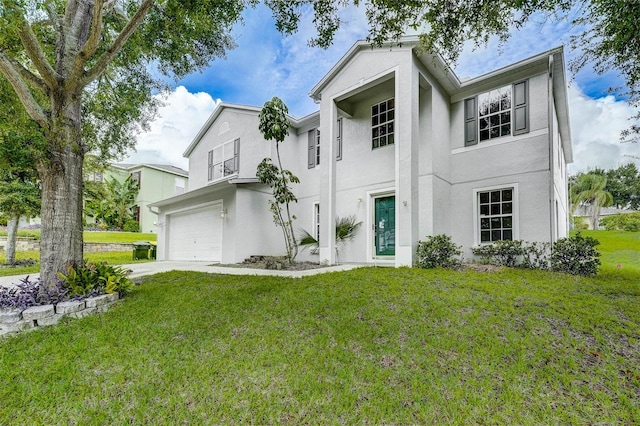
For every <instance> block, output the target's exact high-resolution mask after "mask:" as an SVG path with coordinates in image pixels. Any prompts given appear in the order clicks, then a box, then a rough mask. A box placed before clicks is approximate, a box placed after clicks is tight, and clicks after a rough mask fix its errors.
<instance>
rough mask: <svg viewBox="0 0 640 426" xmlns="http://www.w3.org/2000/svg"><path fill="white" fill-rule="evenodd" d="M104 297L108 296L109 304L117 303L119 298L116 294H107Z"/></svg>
mask: <svg viewBox="0 0 640 426" xmlns="http://www.w3.org/2000/svg"><path fill="white" fill-rule="evenodd" d="M105 296H108V297H107V299H108V300H109V303H113V302H117V301H118V298H119V297H118V293H107V294H105Z"/></svg>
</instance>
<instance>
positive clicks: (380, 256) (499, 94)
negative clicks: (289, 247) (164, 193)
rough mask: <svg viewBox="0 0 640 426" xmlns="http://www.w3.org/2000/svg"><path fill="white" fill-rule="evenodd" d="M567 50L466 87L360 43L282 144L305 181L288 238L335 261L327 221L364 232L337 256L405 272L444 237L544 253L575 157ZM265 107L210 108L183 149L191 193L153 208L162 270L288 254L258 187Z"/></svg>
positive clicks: (560, 215) (558, 230)
mask: <svg viewBox="0 0 640 426" xmlns="http://www.w3.org/2000/svg"><path fill="white" fill-rule="evenodd" d="M566 84H567V83H566V77H565V64H564V56H563V51H562V48H556V49H553V50H550V51H547V52H544V53H541V54H539V55H536V56H534V57H532V58H529V59H526V60H523V61H520V62H518V63H515V64H512V65H509V66H507V67H505V68H502V69H499V70H496V71H494V72H491V73H488V74H485V75H482V76H480V77H476V78H473V79H470V80H466V81H461V80H460V79H459V78H458V77H457V76H456V75H455V74H454V72H453V71H452V70H451V69H449V68H448V67H447V66H446V64H445V63H444V62H443V61H442V59H441V58H440V56H438V55H432V54H428V53H425V52H423V51H422V50H421V49H420V47H419V45H418V41H417V39H415V38H405V39H404V40H403V42H402V45H401V46H396V45H389V46H383V47H381V48H372V47H371V45H370V44H368V43H366V42H358V43H356V44H355V45H354V46H353V47H352V48H351V49H350V50H349V51H348V52H347V53H346V54H345V55H344V57H343V58H342V59H341V60H340V61H339V62H338V63H337V64H335V66H334V67H333V68H332V69H331V70H330V71H329V72H328V74H327V75H325V76H324V77H323V78H322V80H321V81H320V82H319V83H318V84H316V86H315V87H313V89H312V90H311V93H310V96H311V97H312V98H313V99H314V100H315V101H316V102H317V103H318V104H319V111H318V112H316V113H314V114H311V115H309V116H306V117H303V118H300V119H297V118H293V117H291V118H290V123H291V129H290V134H289V136H288V137H287V139H286V140H285V141H284V142H283V144H282V146H281V155H282V162H283V165H284V167H285V168H287V169H289V170H291V171H292V172H293V173H294V174H295V175H297V176H298V177H299V178H300V181H301V182H300V184H298V185H296V187H295V189H294V191H295V193H296V195H297V197H298V203H297V204H295V205H294V214H295V215H296V217H297V219H296V220H295V225H296V227H297V228H298V229H305V230H307V231H309V232H311V233H312V234H315V235H316V236H317V237H318V239H319V241H320V249H319V251H318V252H319V254H317V255H312V254H310V253H309V252H308V251H305V252H303V255H302V258H311V259H315V260H317V261H320V262H328V263H334V262H335V259H336V247H335V220H336V217H344V216H349V215H355V216H356V218H357V220H358V221H361V222H362V223H363V226H362V227H361V228H360V230H359V232H358V234H357V235H356V237H355V238H354V240H352V241H350V242H349V243H348V244H347V245H345V247H341V248H340V250H341V252H340V261H342V262H358V263H372V264H373V263H375V264H389V265H395V266H402V265H412V263H413V260H414V258H415V248H416V244H417V241H418V240H419V239H424V238H425V237H426V236H428V235H435V234H448V235H450V236H451V237H452V238H453V240H454V241H455V242H456V243H457V244H460V245H462V246H463V248H464V250H465V251H466V252H467V253H469V252H470V248H471V247H473V246H477V245H479V244H486V243H490V242H494V241H498V240H515V239H522V240H527V241H548V242H552V241H555V240H557V239H558V238H561V237H564V236H566V235H567V232H568V214H567V212H568V203H567V173H566V164H567V163H569V162H571V161H572V151H571V133H570V128H569V111H568V104H567V86H566ZM259 111H260V108H257V107H248V106H240V105H232V104H225V103H222V104H220V105H219V106H218V107H217V108H216V110H215V111H214V112H213V113H212V115H211V117H210V118H209V119H208V120H207V122H206V123H205V124H204V126H203V127H202V129H201V130H200V132H199V133H198V135H197V136H196V138H195V139H194V140H193V142H192V143H191V145H190V146H189V147H188V149H187V150H186V152H185V156H186V157H188V158H189V169H190V171H191V172H190V183H189V186H190V190H189V191H188V192H186V193H184V194H182V195H180V196H177V197H173V198H169V199H166V200H163V201H160V202H157V203H154V204H153V206H155V207H157V209H158V213H159V217H158V224H159V230H158V257H159V259H176V260H178V259H180V260H207V261H220V262H223V263H235V262H241V261H242V260H243V259H245V258H246V257H248V256H249V255H253V254H283V253H284V244H283V241H282V236H281V232H280V230H279V229H278V228H276V227H275V225H274V223H273V221H272V216H271V213H270V211H269V209H268V203H267V200H268V199H269V198H270V193H269V188H268V187H266V186H264V185H261V184H259V183H258V182H257V179H256V178H255V173H256V167H257V165H258V163H259V162H260V161H261V160H262V159H263V158H264V157H272V158H274V153H275V145H274V143H273V142H266V141H265V140H264V139H263V137H262V135H261V134H260V132H259V131H258V114H259Z"/></svg>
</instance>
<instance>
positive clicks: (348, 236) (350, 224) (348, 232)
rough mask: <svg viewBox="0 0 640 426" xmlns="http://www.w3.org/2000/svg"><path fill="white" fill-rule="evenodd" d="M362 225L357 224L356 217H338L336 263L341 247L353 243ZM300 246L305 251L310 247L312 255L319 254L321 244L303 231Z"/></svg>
mask: <svg viewBox="0 0 640 426" xmlns="http://www.w3.org/2000/svg"><path fill="white" fill-rule="evenodd" d="M360 225H362V222H356V217H355V215H351V216H345V217H336V262H337V261H338V250H339V247H341V246H344V245H345V244H346V243H347V241H351V240H353V239H354V238H355V236H356V234H357V233H358V228H360ZM299 245H300V246H301V247H302V249H303V250H304V249H305V248H307V247H309V249H310V251H311V253H312V254H315V253H317V252H318V248H319V247H320V242H319V241H318V240H317V239H316V238H315V237H314V236H313V235H311V234H310V233H309V232H307V231H306V230H304V229H303V230H302V231H301V232H300V242H299Z"/></svg>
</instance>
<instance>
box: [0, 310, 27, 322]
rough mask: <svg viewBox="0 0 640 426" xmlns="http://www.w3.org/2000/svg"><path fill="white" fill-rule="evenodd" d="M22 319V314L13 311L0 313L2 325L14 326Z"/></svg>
mask: <svg viewBox="0 0 640 426" xmlns="http://www.w3.org/2000/svg"><path fill="white" fill-rule="evenodd" d="M21 319H22V312H20V311H16V310H11V311H0V323H4V324H12V323H14V322H18V321H20V320H21Z"/></svg>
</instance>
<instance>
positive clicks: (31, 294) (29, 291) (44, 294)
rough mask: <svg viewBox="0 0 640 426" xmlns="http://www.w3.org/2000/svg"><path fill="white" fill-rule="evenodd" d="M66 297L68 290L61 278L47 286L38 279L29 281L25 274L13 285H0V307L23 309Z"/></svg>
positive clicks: (54, 302) (67, 297)
mask: <svg viewBox="0 0 640 426" xmlns="http://www.w3.org/2000/svg"><path fill="white" fill-rule="evenodd" d="M68 299H69V290H68V289H67V288H65V287H64V283H63V281H61V280H57V281H56V283H55V284H54V285H53V286H52V287H48V286H46V285H42V282H41V281H40V280H39V279H37V280H34V281H30V280H29V277H28V276H27V277H26V278H23V279H22V280H20V284H18V285H16V286H15V287H0V309H2V308H4V309H6V308H9V309H22V310H24V309H27V308H29V307H31V306H40V305H50V304H56V303H59V302H63V301H65V300H68Z"/></svg>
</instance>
